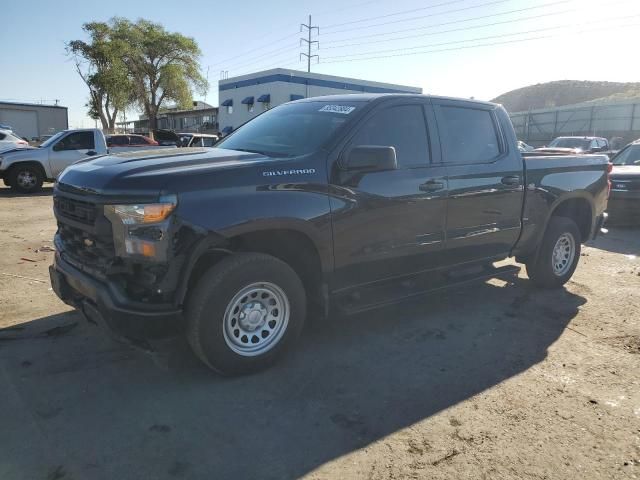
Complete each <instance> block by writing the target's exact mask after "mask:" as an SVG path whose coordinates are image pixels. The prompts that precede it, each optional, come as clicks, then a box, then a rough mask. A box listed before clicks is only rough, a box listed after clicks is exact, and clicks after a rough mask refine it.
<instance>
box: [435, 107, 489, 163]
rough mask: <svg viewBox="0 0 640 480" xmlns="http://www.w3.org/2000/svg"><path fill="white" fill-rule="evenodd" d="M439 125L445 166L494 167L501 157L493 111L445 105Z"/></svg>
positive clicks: (441, 111) (441, 110) (442, 108)
mask: <svg viewBox="0 0 640 480" xmlns="http://www.w3.org/2000/svg"><path fill="white" fill-rule="evenodd" d="M440 123H442V124H441V125H440ZM438 124H439V125H438V126H439V127H440V136H441V140H442V142H443V147H444V158H445V162H446V163H455V164H474V163H491V162H493V161H495V160H496V158H497V157H498V156H499V155H500V142H499V140H498V138H499V137H498V131H497V129H496V124H495V121H494V118H493V114H492V113H491V111H489V110H481V109H478V108H470V107H452V106H444V105H443V106H441V107H440V118H439V119H438Z"/></svg>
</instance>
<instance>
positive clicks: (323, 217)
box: [51, 95, 607, 328]
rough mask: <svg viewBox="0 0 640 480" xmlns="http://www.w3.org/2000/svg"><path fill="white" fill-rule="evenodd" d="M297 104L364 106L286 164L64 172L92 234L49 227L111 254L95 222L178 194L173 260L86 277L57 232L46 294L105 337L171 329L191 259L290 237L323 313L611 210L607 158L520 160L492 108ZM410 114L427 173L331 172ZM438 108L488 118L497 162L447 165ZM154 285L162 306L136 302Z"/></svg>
mask: <svg viewBox="0 0 640 480" xmlns="http://www.w3.org/2000/svg"><path fill="white" fill-rule="evenodd" d="M302 102H331V103H333V104H340V102H350V103H353V102H357V103H358V104H360V107H359V108H358V109H357V110H356V111H355V112H354V113H353V114H351V115H349V117H350V118H349V119H348V121H346V123H345V124H344V126H343V127H342V128H341V129H340V130H339V131H338V132H336V134H335V135H333V136H332V138H331V139H330V141H328V142H327V143H326V144H325V145H324V146H323V147H322V148H321V149H319V150H318V151H316V152H315V153H312V154H308V155H304V156H300V157H296V158H273V157H267V156H263V155H260V154H255V153H246V152H239V151H231V150H225V149H224V148H215V149H181V150H180V151H170V152H167V151H161V152H160V151H154V152H148V154H144V152H136V153H130V154H123V155H118V156H105V157H101V158H98V159H95V160H92V161H89V162H83V163H80V164H77V165H74V166H71V167H70V168H68V169H67V170H66V171H65V172H64V173H63V174H62V175H61V177H60V178H59V182H58V184H57V185H56V188H55V192H54V197H55V199H56V202H58V203H56V205H58V204H59V205H62V204H63V203H60V202H64V201H66V200H69V201H70V202H72V203H73V202H76V203H75V205H86V206H87V208H89V209H91V208H95V212H94V213H93V214H95V215H96V217H97V219H96V220H95V222H94V224H92V225H90V226H88V225H87V224H86V222H85V223H81V222H76V221H74V220H73V219H70V217H69V215H67V214H66V213H67V212H63V211H61V210H60V209H58V208H56V209H55V213H56V217H57V220H58V223H59V228H60V229H61V230H64V228H65V227H67V226H70V228H71V229H72V231H73V232H74V234H76V235H79V236H80V238H81V239H82V237H83V236H86V237H87V238H91V239H96V242H97V240H99V239H102V240H103V241H104V242H105V244H107V247H109V245H108V244H109V240H110V238H109V237H110V235H112V229H111V228H110V225H109V224H108V223H109V222H108V221H105V219H104V218H103V216H102V214H101V212H102V210H103V206H104V205H106V204H118V203H120V204H121V203H136V202H138V203H145V202H153V201H157V200H158V199H159V198H160V197H161V196H162V195H176V196H177V198H178V204H177V208H176V210H175V212H174V213H173V215H172V217H171V225H170V227H169V230H168V233H167V235H166V238H165V239H163V240H162V241H163V242H168V243H167V244H166V245H165V246H166V247H167V248H166V251H167V252H169V253H168V256H167V258H163V259H162V261H160V262H157V261H150V260H148V259H147V260H145V259H115V260H114V259H110V260H109V261H108V262H106V263H107V265H102V266H100V265H99V264H100V262H99V261H98V262H97V264H98V266H97V267H96V265H95V262H94V261H93V260H88V258H89V257H87V256H86V255H85V254H84V253H82V252H79V251H76V250H75V247H74V248H70V247H69V246H68V245H69V244H68V242H67V241H66V240H65V239H63V238H61V234H60V233H59V234H58V235H57V237H56V245H57V249H58V252H57V254H56V263H55V264H54V266H52V269H51V270H52V278H53V277H56V278H55V279H54V283H57V284H61V285H54V289H55V290H56V292H57V293H58V295H59V296H60V297H61V298H63V300H65V301H67V302H68V303H71V304H74V305H76V306H80V308H83V309H84V308H85V307H83V305H87V303H86V302H87V301H88V302H89V306H88V307H86V308H94V307H95V308H97V309H98V310H99V311H100V313H101V314H102V316H104V317H105V318H106V319H107V322H108V323H111V324H112V326H113V327H114V328H116V326H114V325H113V324H115V323H119V324H120V325H118V327H122V326H123V325H122V324H125V325H124V326H125V327H126V326H128V325H130V324H131V323H134V322H139V321H140V320H141V319H151V320H152V321H157V322H158V323H162V322H165V321H166V322H168V323H172V322H177V323H179V321H180V320H179V319H180V316H181V312H182V308H183V304H184V301H185V297H186V295H187V294H188V288H189V278H190V275H191V274H192V272H193V271H194V268H197V265H198V260H199V259H200V258H201V256H202V255H203V254H206V253H207V252H210V251H211V250H212V249H213V250H216V249H218V248H219V249H220V250H221V251H224V250H225V249H228V248H229V245H231V244H232V243H233V239H235V238H239V237H242V236H243V235H247V234H250V233H253V232H259V231H264V232H266V233H268V232H272V231H276V230H277V231H285V232H297V233H296V234H297V235H301V236H304V237H305V238H306V239H308V241H309V242H310V244H312V245H313V247H314V249H315V251H316V252H317V257H318V258H319V269H320V270H321V271H320V272H319V274H318V276H319V278H320V279H321V282H322V286H323V289H322V291H323V292H325V298H323V299H322V300H323V301H324V302H327V301H330V299H331V298H333V296H334V295H340V294H343V293H345V292H353V291H357V290H358V289H361V288H365V287H367V286H372V285H379V284H384V283H386V282H388V281H389V280H390V279H400V280H402V279H406V278H411V277H412V276H415V275H417V274H421V273H424V272H429V271H432V270H438V271H443V270H448V269H452V268H455V267H457V266H459V265H460V264H466V263H482V262H485V263H486V262H488V261H492V260H497V259H501V258H506V257H508V256H511V255H515V256H518V257H527V256H532V255H535V253H536V248H537V246H538V244H539V242H540V240H541V237H542V234H543V233H544V230H545V227H546V223H547V221H548V219H549V218H550V216H551V215H552V213H553V212H554V210H555V209H556V208H557V207H558V206H559V205H561V204H562V203H563V202H565V201H567V200H572V199H573V200H579V201H582V202H586V203H587V204H588V206H589V210H590V213H589V216H588V228H584V229H583V230H584V234H583V236H586V237H589V238H590V237H591V236H592V235H594V234H595V232H596V231H597V227H598V221H599V219H600V218H602V214H603V213H604V210H605V208H606V202H607V158H606V156H596V155H590V156H562V157H541V156H536V157H531V158H526V157H525V158H523V157H522V155H521V154H520V152H519V151H518V148H517V141H516V137H515V134H514V131H513V128H512V125H511V123H510V121H509V118H508V116H507V114H506V112H505V111H504V109H503V108H502V107H500V106H498V105H495V104H490V103H484V102H475V101H467V100H455V99H448V98H439V97H427V96H419V95H349V96H344V97H341V96H335V97H325V98H320V99H308V100H302ZM407 104H408V105H420V106H421V108H422V109H423V112H424V118H425V121H426V125H427V130H428V138H429V150H430V152H429V153H430V155H429V158H430V163H428V164H425V165H423V166H419V167H413V168H398V169H395V170H388V171H375V172H369V173H367V172H353V171H345V169H344V168H342V166H341V159H342V158H343V156H344V154H345V152H346V151H347V150H348V148H349V147H350V140H351V139H352V138H353V137H354V135H355V134H356V133H357V132H358V129H359V127H360V126H361V125H362V124H363V122H365V121H366V120H367V119H368V118H370V117H371V116H372V115H374V114H376V112H378V111H380V110H382V109H386V108H390V107H392V106H394V105H407ZM444 106H471V107H473V108H476V109H481V110H486V111H489V112H490V113H491V115H492V118H493V119H494V121H495V123H496V125H497V130H498V132H499V143H500V145H501V153H500V155H499V156H498V157H497V158H496V159H495V161H494V162H491V163H484V164H465V162H464V159H457V161H456V162H455V163H451V162H450V159H449V158H447V155H448V152H447V151H446V148H444V141H443V140H442V139H443V134H444V132H443V131H442V128H443V127H442V119H441V113H440V108H442V107H444ZM223 147H224V145H223ZM78 202H80V203H78ZM69 208H72V209H73V208H76V207H74V206H73V205H72V206H71V207H69ZM78 208H80V207H78ZM83 208H84V207H83ZM73 229H75V230H73ZM587 239H588V238H583V240H585V241H586V240H587ZM97 243H98V242H97ZM78 248H80V247H78ZM85 253H86V252H85ZM94 253H95V252H94ZM96 258H98V260H99V253H98V254H97V256H96ZM114 265H115V267H114ZM116 267H117V268H116ZM140 271H151V272H154V276H155V280H153V281H151V282H150V283H149V282H148V285H147V286H146V287H145V285H144V282H141V281H139V280H138V279H137V278H136V275H140ZM128 282H132V283H136V282H138V283H141V285H140V286H139V287H140V290H139V291H141V292H142V293H139V294H135V293H131V288H130V285H129V284H128ZM159 285H161V286H162V294H161V295H159V296H156V297H153V295H151V294H149V295H147V294H146V293H144V292H145V290H144V289H145V288H147V289H149V288H157V287H158V286H159ZM145 295H146V296H145ZM147 297H148V298H147ZM141 298H142V300H141ZM147 323H148V322H147ZM145 328H146V327H145Z"/></svg>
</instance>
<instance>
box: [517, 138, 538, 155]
mask: <svg viewBox="0 0 640 480" xmlns="http://www.w3.org/2000/svg"><path fill="white" fill-rule="evenodd" d="M518 150H520V151H521V152H533V151H534V150H535V148H534V147H532V146H531V145H527V144H526V143H524V142H523V141H522V140H518Z"/></svg>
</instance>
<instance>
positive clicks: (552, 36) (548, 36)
mask: <svg viewBox="0 0 640 480" xmlns="http://www.w3.org/2000/svg"><path fill="white" fill-rule="evenodd" d="M626 18H631V17H626ZM636 26H640V23H633V24H629V25H612V26H608V27H602V28H592V29H589V30H582V31H580V30H579V31H577V32H572V33H574V34H575V33H578V34H581V33H587V32H594V31H599V30H608V29H611V28H627V27H636ZM563 35H567V34H566V33H564V34H556V35H541V36H537V37H530V38H522V39H516V40H506V41H502V42H491V43H484V44H479V45H467V46H463V47H452V48H443V49H437V50H424V51H421V52H404V53H396V54H393V55H381V56H374V57H366V58H348V59H344V60H334V61H323V62H322V64H323V65H324V64H329V63H344V62H359V61H364V60H377V59H384V58H395V57H406V56H412V55H424V54H428V53H437V52H450V51H456V50H467V49H471V48H480V47H491V46H496V45H507V44H511V43H522V42H529V41H533V40H543V39H548V38H554V37H559V36H563ZM467 41H473V40H467ZM334 58H335V57H334ZM326 60H329V58H327V59H326Z"/></svg>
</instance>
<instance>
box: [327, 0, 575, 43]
mask: <svg viewBox="0 0 640 480" xmlns="http://www.w3.org/2000/svg"><path fill="white" fill-rule="evenodd" d="M510 1H511V0H493V1H492V2H486V3H479V4H477V5H472V6H470V7H464V8H454V9H452V10H446V11H444V12H436V13H430V14H429V15H421V16H419V17H412V18H401V19H398V20H392V21H389V22H382V23H374V24H372V25H362V26H360V27H353V28H349V29H347V30H336V31H335V32H329V33H325V35H335V34H337V33H343V32H351V31H353V30H363V29H367V28H375V27H382V26H384V25H392V24H395V23H402V22H413V21H415V20H421V19H423V18H431V17H437V16H440V15H446V14H448V13H457V12H464V11H466V10H472V9H475V8H480V7H489V6H491V5H498V4H500V3H505V2H510ZM570 1H572V0H562V1H560V2H557V3H568V2H570Z"/></svg>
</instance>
